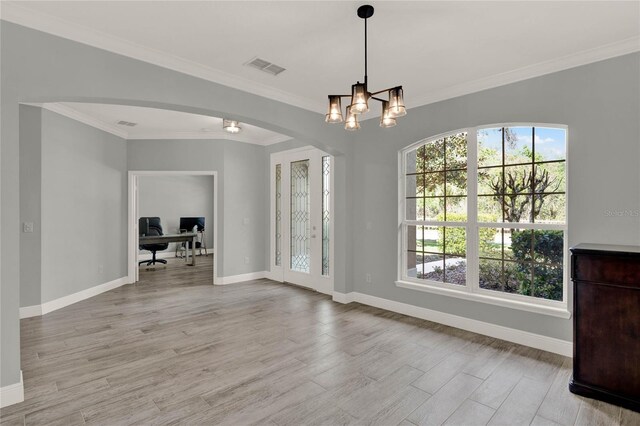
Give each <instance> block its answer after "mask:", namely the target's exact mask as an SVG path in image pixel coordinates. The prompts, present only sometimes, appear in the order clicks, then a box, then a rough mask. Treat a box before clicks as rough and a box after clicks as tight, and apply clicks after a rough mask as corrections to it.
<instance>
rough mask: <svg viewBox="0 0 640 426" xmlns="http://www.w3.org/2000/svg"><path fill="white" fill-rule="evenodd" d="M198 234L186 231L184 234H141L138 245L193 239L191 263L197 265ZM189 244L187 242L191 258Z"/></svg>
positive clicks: (187, 251)
mask: <svg viewBox="0 0 640 426" xmlns="http://www.w3.org/2000/svg"><path fill="white" fill-rule="evenodd" d="M197 238H198V234H197V233H195V232H185V233H184V234H164V235H145V236H142V235H140V236H139V237H138V245H143V244H164V243H181V242H189V241H191V263H190V264H189V265H191V266H196V240H197ZM188 248H189V245H188V244H187V250H185V252H186V256H187V260H189V250H188Z"/></svg>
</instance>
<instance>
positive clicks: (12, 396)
mask: <svg viewBox="0 0 640 426" xmlns="http://www.w3.org/2000/svg"><path fill="white" fill-rule="evenodd" d="M22 401H24V381H23V379H22V370H20V381H19V382H18V383H14V384H12V385H7V386H3V387H1V388H0V408H4V407H8V406H9V405H13V404H17V403H19V402H22Z"/></svg>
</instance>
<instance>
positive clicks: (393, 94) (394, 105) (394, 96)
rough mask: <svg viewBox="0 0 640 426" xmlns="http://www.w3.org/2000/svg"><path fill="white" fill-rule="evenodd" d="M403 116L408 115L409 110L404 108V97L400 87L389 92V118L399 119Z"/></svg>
mask: <svg viewBox="0 0 640 426" xmlns="http://www.w3.org/2000/svg"><path fill="white" fill-rule="evenodd" d="M403 115H407V110H406V108H405V107H404V96H403V93H402V86H400V87H395V88H393V89H391V90H389V117H391V118H397V117H402V116H403Z"/></svg>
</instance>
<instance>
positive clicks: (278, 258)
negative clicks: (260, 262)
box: [275, 164, 282, 266]
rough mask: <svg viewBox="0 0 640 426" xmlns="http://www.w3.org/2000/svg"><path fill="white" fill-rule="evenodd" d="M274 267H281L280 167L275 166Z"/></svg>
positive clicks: (279, 165) (278, 165)
mask: <svg viewBox="0 0 640 426" xmlns="http://www.w3.org/2000/svg"><path fill="white" fill-rule="evenodd" d="M275 243H276V247H275V252H276V266H280V265H282V165H281V164H276V235H275Z"/></svg>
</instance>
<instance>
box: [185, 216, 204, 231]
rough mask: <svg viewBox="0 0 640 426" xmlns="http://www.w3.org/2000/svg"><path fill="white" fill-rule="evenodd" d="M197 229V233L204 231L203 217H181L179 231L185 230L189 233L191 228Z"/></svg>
mask: <svg viewBox="0 0 640 426" xmlns="http://www.w3.org/2000/svg"><path fill="white" fill-rule="evenodd" d="M194 226H195V227H197V230H198V231H202V230H204V217H181V218H180V229H186V230H187V231H189V232H191V230H192V229H193V227H194Z"/></svg>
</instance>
